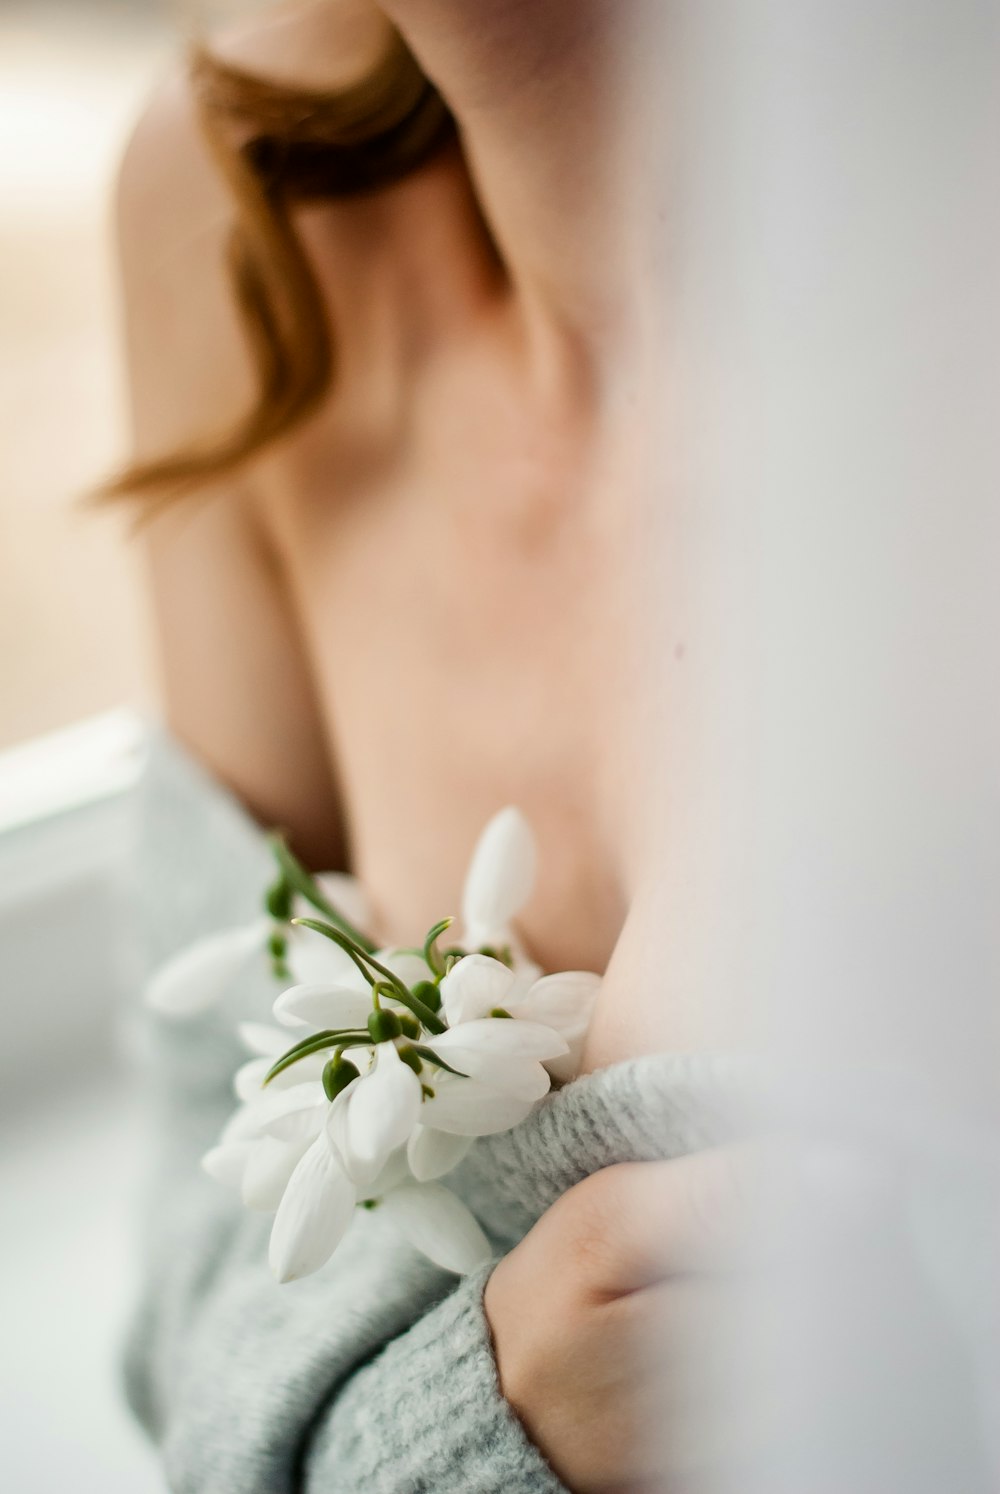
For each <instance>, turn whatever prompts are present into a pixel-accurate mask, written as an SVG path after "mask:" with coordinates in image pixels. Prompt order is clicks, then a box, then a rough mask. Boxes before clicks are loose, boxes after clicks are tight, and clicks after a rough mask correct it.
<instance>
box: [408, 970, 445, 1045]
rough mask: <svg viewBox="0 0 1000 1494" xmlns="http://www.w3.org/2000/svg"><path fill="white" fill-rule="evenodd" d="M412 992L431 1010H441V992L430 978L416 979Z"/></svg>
mask: <svg viewBox="0 0 1000 1494" xmlns="http://www.w3.org/2000/svg"><path fill="white" fill-rule="evenodd" d="M413 994H414V996H415V997H416V998H417V1000H418V1001H421V1002H423V1004H424V1006H428V1007H430V1009H431V1011H432V1012H439V1011H440V1010H441V992H440V991H439V990H438V988H437V986H436V985H435V984H434V982H433V981H432V980H418V981H417V983H416V985H415V986H414V987H413ZM414 1036H416V1033H414Z"/></svg>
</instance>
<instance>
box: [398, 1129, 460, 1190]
mask: <svg viewBox="0 0 1000 1494" xmlns="http://www.w3.org/2000/svg"><path fill="white" fill-rule="evenodd" d="M471 1145H472V1137H471V1136H455V1135H454V1134H453V1133H451V1132H448V1131H434V1130H432V1129H431V1128H430V1126H417V1127H416V1129H415V1130H414V1132H413V1135H412V1136H411V1137H410V1141H409V1145H408V1146H407V1148H406V1159H407V1161H408V1162H409V1164H410V1171H411V1172H412V1173H413V1176H414V1177H415V1178H416V1180H417V1182H418V1183H429V1182H430V1181H431V1180H432V1179H433V1178H443V1177H444V1175H445V1173H446V1172H451V1170H452V1168H453V1167H457V1166H458V1164H459V1162H461V1160H462V1158H463V1157H464V1156H465V1154H466V1152H467V1151H468V1150H469V1147H470V1146H471Z"/></svg>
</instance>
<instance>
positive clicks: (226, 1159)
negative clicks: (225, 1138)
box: [201, 1141, 253, 1188]
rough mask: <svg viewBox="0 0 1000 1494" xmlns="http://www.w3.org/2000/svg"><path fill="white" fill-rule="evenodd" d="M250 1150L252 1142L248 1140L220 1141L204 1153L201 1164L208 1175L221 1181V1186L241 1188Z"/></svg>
mask: <svg viewBox="0 0 1000 1494" xmlns="http://www.w3.org/2000/svg"><path fill="white" fill-rule="evenodd" d="M252 1150H253V1143H252V1142H249V1141H233V1142H222V1143H221V1144H220V1145H219V1146H213V1147H212V1149H211V1151H209V1152H206V1153H205V1155H204V1156H203V1157H202V1159H201V1165H202V1168H203V1170H204V1171H205V1172H207V1173H208V1175H209V1177H210V1178H213V1179H214V1180H215V1182H217V1183H222V1185H223V1187H225V1188H241V1187H242V1186H243V1173H244V1171H245V1169H246V1165H247V1161H248V1159H249V1156H250V1153H251V1151H252Z"/></svg>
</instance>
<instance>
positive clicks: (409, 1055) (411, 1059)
mask: <svg viewBox="0 0 1000 1494" xmlns="http://www.w3.org/2000/svg"><path fill="white" fill-rule="evenodd" d="M396 1052H397V1053H398V1054H399V1056H400V1058H401V1059H402V1060H403V1062H404V1063H405V1064H407V1065H408V1066H409V1067H410V1068H411V1069H412V1070H413V1072H414V1073H415V1074H421V1073H423V1068H424V1066H423V1064H422V1063H421V1062H420V1054H419V1053H415V1052H414V1051H413V1049H412V1048H397V1049H396Z"/></svg>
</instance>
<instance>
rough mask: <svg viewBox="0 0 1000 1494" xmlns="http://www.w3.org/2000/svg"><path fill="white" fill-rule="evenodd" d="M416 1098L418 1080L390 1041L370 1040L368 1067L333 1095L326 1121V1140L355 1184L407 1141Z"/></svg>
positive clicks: (369, 1178) (368, 1178)
mask: <svg viewBox="0 0 1000 1494" xmlns="http://www.w3.org/2000/svg"><path fill="white" fill-rule="evenodd" d="M422 1101H423V1092H422V1089H421V1084H420V1080H419V1078H418V1077H417V1075H416V1073H415V1072H414V1071H413V1069H412V1068H410V1066H409V1064H407V1063H404V1061H403V1059H402V1058H401V1057H400V1054H399V1049H398V1048H397V1047H396V1044H395V1042H391V1041H390V1042H384V1043H378V1044H376V1046H375V1051H374V1053H373V1055H372V1059H371V1067H370V1069H369V1071H368V1073H367V1074H364V1075H362V1076H361V1077H360V1078H358V1079H355V1080H354V1081H353V1083H351V1084H349V1085H348V1086H347V1088H346V1089H345V1090H344V1091H343V1093H342V1094H340V1095H338V1096H337V1098H336V1099H335V1100H334V1102H333V1104H332V1105H331V1106H330V1114H329V1117H328V1119H327V1123H326V1134H327V1137H328V1139H329V1141H330V1144H331V1146H332V1147H333V1148H334V1150H335V1151H336V1152H338V1153H339V1155H340V1156H341V1158H342V1159H343V1160H344V1162H345V1164H346V1166H347V1167H348V1169H349V1170H350V1172H351V1174H352V1176H353V1177H354V1178H355V1179H356V1181H357V1182H358V1183H359V1184H361V1185H367V1184H373V1183H374V1180H375V1178H376V1177H377V1176H378V1174H379V1173H380V1172H381V1170H382V1169H383V1167H385V1165H386V1163H387V1162H388V1160H389V1157H390V1154H391V1153H392V1152H394V1151H395V1150H396V1148H397V1147H401V1146H404V1145H405V1144H406V1142H408V1141H409V1139H410V1136H411V1134H412V1132H413V1128H414V1127H415V1126H416V1124H417V1122H418V1120H419V1118H420V1107H421V1104H422Z"/></svg>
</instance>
